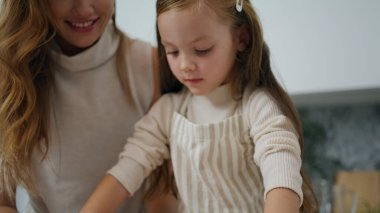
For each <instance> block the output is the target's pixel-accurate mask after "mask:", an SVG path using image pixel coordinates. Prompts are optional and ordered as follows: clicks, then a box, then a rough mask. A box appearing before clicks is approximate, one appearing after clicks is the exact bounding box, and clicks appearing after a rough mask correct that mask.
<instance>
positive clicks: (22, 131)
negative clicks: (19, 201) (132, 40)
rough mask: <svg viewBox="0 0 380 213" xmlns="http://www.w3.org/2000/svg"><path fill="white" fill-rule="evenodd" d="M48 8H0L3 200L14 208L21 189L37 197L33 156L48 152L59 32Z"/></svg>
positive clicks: (23, 3)
mask: <svg viewBox="0 0 380 213" xmlns="http://www.w3.org/2000/svg"><path fill="white" fill-rule="evenodd" d="M47 5H48V2H47V1H46V0H2V5H1V7H0V10H1V11H0V14H1V15H0V195H1V196H3V197H5V199H8V200H11V201H12V202H13V200H14V195H15V188H16V186H17V185H22V186H24V187H25V188H26V189H28V190H29V191H30V192H32V193H33V192H36V188H35V186H34V181H33V178H32V177H33V174H32V168H31V162H32V154H33V152H34V151H35V150H37V151H40V152H41V153H42V156H43V158H44V157H45V156H46V153H47V151H48V149H49V140H48V138H49V137H48V135H49V129H48V126H49V124H48V120H49V112H50V110H49V89H50V84H51V80H52V79H51V73H50V64H51V60H50V57H49V54H48V43H49V41H51V40H52V39H53V38H54V35H55V30H54V29H53V27H52V25H51V24H50V21H49V20H51V19H50V14H49V8H48V6H47ZM114 24H115V21H114ZM115 29H116V31H117V33H119V34H122V33H121V31H120V30H118V29H117V28H116V25H115ZM120 38H121V41H120V45H119V48H118V51H117V56H116V57H117V59H116V60H117V68H118V74H119V77H120V79H121V82H122V86H123V88H124V90H125V94H126V95H127V96H130V90H129V85H128V80H127V75H126V73H127V67H126V62H125V60H126V57H125V54H126V52H125V49H126V48H125V47H126V45H128V43H129V40H128V38H127V37H125V36H120ZM41 160H42V159H41Z"/></svg>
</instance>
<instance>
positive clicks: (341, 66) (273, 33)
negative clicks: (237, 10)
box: [117, 0, 380, 94]
mask: <svg viewBox="0 0 380 213" xmlns="http://www.w3.org/2000/svg"><path fill="white" fill-rule="evenodd" d="M252 2H253V3H254V6H255V7H256V9H257V11H258V13H259V15H260V17H261V19H262V23H263V27H264V34H265V39H266V40H267V43H268V44H269V46H270V48H271V50H272V60H273V67H274V70H275V73H276V75H277V76H278V77H279V78H280V79H281V80H280V81H282V82H283V83H284V84H285V86H286V88H287V89H288V91H289V92H290V93H291V94H304V93H309V92H324V91H339V90H351V89H368V88H380V65H379V62H380V12H379V11H380V1H378V0H360V1H359V0H287V1H283V0H277V1H275V0H271V1H269V0H254V1H252ZM117 21H118V24H119V26H120V27H121V28H122V29H123V30H124V31H126V32H127V33H128V34H130V35H131V36H132V37H137V38H141V39H143V40H146V41H151V42H152V43H155V29H154V23H155V0H143V1H130V0H117Z"/></svg>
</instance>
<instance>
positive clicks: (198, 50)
mask: <svg viewBox="0 0 380 213" xmlns="http://www.w3.org/2000/svg"><path fill="white" fill-rule="evenodd" d="M211 49H212V47H210V48H207V49H196V50H195V52H196V53H197V54H206V53H208V52H210V51H211Z"/></svg>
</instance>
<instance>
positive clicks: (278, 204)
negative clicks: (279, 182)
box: [264, 188, 301, 213]
mask: <svg viewBox="0 0 380 213" xmlns="http://www.w3.org/2000/svg"><path fill="white" fill-rule="evenodd" d="M300 202H301V201H300V199H299V197H298V195H297V194H296V193H295V192H294V191H292V190H290V189H286V188H275V189H273V190H271V191H269V192H268V193H267V198H266V202H265V209H264V213H274V212H281V213H298V212H300V210H299V204H300Z"/></svg>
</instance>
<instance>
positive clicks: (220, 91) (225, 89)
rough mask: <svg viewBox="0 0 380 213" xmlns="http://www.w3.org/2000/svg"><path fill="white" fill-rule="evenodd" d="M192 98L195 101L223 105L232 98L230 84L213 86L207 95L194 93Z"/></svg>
mask: <svg viewBox="0 0 380 213" xmlns="http://www.w3.org/2000/svg"><path fill="white" fill-rule="evenodd" d="M192 99H193V100H194V101H196V102H197V103H202V104H205V105H214V106H218V107H223V106H224V105H225V104H227V103H230V102H231V101H232V100H233V98H232V93H231V86H230V84H224V85H222V86H219V87H217V88H215V89H214V90H213V91H211V92H210V93H208V94H207V95H194V96H193V97H192Z"/></svg>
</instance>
